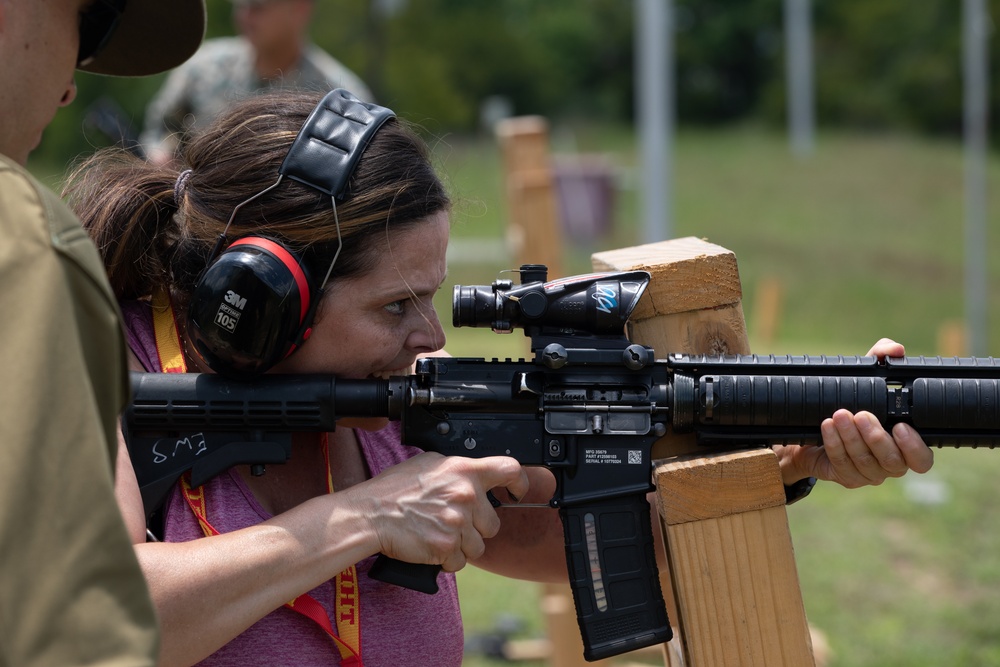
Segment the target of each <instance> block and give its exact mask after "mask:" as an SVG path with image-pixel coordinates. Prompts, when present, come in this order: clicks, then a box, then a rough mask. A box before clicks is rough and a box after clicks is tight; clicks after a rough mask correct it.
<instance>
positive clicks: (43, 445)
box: [0, 160, 158, 667]
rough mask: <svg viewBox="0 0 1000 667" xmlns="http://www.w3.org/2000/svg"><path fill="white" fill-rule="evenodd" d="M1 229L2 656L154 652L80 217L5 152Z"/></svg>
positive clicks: (109, 330) (102, 312) (123, 382)
mask: <svg viewBox="0 0 1000 667" xmlns="http://www.w3.org/2000/svg"><path fill="white" fill-rule="evenodd" d="M0 238H2V239H3V241H2V242H0V442H2V445H0V447H2V452H3V465H0V572H2V573H3V594H2V595H0V665H17V666H19V667H28V666H34V665H39V666H41V665H61V666H70V665H122V666H124V665H136V666H138V665H153V664H155V656H156V652H157V649H158V644H157V642H158V634H157V630H156V623H155V616H154V612H153V607H152V604H151V602H150V600H149V596H148V592H147V589H146V586H145V582H144V580H143V578H142V574H141V571H140V569H139V566H138V563H137V561H136V558H135V553H134V551H133V548H132V545H131V544H130V543H129V539H128V537H127V535H126V532H125V528H124V524H123V521H122V518H121V515H120V513H119V511H118V507H117V505H116V503H115V499H114V493H113V465H114V461H115V454H116V449H117V440H116V436H115V434H116V417H117V415H118V413H119V411H120V409H121V407H122V405H123V403H124V401H125V399H126V397H127V381H128V380H127V374H126V372H125V367H124V340H123V337H122V333H121V328H120V324H119V321H120V320H119V316H118V310H117V306H116V305H115V303H114V301H113V297H112V296H111V293H110V289H109V288H108V286H107V280H106V278H105V277H104V274H103V271H101V265H100V261H99V258H98V257H97V253H96V250H95V249H94V247H93V245H92V244H90V242H89V240H88V239H87V237H86V235H85V233H84V231H83V230H82V229H81V228H80V226H79V223H77V222H76V221H75V219H74V218H73V216H72V214H71V213H70V212H69V211H68V210H67V209H66V208H65V207H64V206H63V205H62V204H61V203H60V202H59V201H58V199H57V198H56V197H55V196H54V195H52V194H51V193H49V192H48V191H46V190H45V189H44V188H42V187H41V186H39V185H38V184H37V182H35V181H34V180H33V179H31V178H30V177H29V176H27V175H26V174H25V173H24V172H23V171H21V170H20V169H19V168H17V167H16V166H14V165H11V164H10V163H8V162H6V161H5V160H0Z"/></svg>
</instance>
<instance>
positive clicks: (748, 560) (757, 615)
mask: <svg viewBox="0 0 1000 667" xmlns="http://www.w3.org/2000/svg"><path fill="white" fill-rule="evenodd" d="M592 263H593V266H594V268H595V269H596V270H615V271H626V270H633V269H643V270H646V271H649V272H650V273H651V274H652V280H651V281H650V285H649V287H648V288H647V291H646V294H645V295H644V296H643V298H642V300H641V301H640V303H639V305H638V306H637V308H636V310H635V311H634V312H633V317H632V320H631V321H630V330H629V335H630V338H631V339H632V340H633V341H634V342H639V343H643V344H646V345H650V346H651V347H653V348H654V349H655V350H656V352H657V357H659V358H665V357H666V356H667V355H668V354H671V353H675V352H682V353H705V354H720V353H723V354H724V353H731V354H745V353H748V352H749V343H748V339H747V333H746V324H745V321H744V317H743V306H742V289H741V287H740V281H739V271H738V269H737V266H736V258H735V256H734V255H733V253H732V252H730V251H728V250H725V249H724V248H721V247H719V246H717V245H714V244H711V243H708V242H706V241H703V240H700V239H696V238H684V239H677V240H674V241H666V242H662V243H652V244H647V245H642V246H636V247H633V248H625V249H622V250H613V251H608V252H601V253H595V254H594V255H593V256H592ZM661 457H663V458H661ZM654 458H660V460H658V461H656V464H655V470H654V474H653V477H654V483H655V485H656V488H657V495H656V497H657V504H658V510H659V513H660V518H661V522H662V526H663V529H664V533H665V537H666V545H667V561H668V568H667V571H665V572H661V585H662V587H663V590H664V597H665V598H667V599H670V598H672V597H673V598H674V604H673V605H671V604H668V611H669V612H670V613H671V614H673V617H672V618H673V622H674V623H675V627H676V628H677V630H678V632H677V634H678V636H679V640H680V642H679V643H680V644H681V646H682V650H683V653H684V660H685V663H684V664H685V665H686V667H717V666H719V665H726V667H803V666H807V665H809V666H811V665H814V664H815V662H814V660H813V656H812V646H811V642H810V637H809V627H808V623H807V622H806V618H805V609H804V606H803V604H802V595H801V592H800V589H799V582H798V573H797V572H796V569H795V561H794V553H793V550H792V542H791V534H790V531H789V528H788V517H787V514H786V513H785V508H784V486H783V484H782V482H781V475H780V472H779V470H778V465H777V460H776V457H775V455H774V453H773V452H772V451H771V450H770V449H748V450H742V451H736V452H734V451H727V452H723V453H713V452H705V451H699V450H698V449H697V446H696V445H695V443H694V440H693V438H691V437H680V436H677V435H675V434H668V435H667V436H666V437H665V438H663V439H661V441H660V442H658V443H657V444H656V446H655V447H654ZM671 593H672V594H673V595H671ZM671 607H673V608H672V609H671Z"/></svg>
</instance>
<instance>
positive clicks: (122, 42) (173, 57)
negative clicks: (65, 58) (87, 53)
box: [79, 0, 205, 76]
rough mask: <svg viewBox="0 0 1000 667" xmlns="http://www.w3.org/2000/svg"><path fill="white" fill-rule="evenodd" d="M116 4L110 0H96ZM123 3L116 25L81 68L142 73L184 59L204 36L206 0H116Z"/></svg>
mask: <svg viewBox="0 0 1000 667" xmlns="http://www.w3.org/2000/svg"><path fill="white" fill-rule="evenodd" d="M96 1H97V2H104V3H106V4H111V5H116V2H115V1H113V0H96ZM121 5H124V9H122V10H121V18H120V19H119V21H118V25H117V27H115V29H114V31H113V32H112V33H111V36H110V37H109V38H108V41H107V43H106V44H104V46H103V47H101V49H100V50H99V51H98V52H97V54H96V55H95V56H94V57H93V58H90V59H88V60H87V61H85V62H84V63H82V64H80V65H79V69H80V70H82V71H84V72H93V73H95V74H110V75H113V76H145V75H147V74H156V73H157V72H163V71H166V70H168V69H171V68H173V67H176V66H177V65H180V64H181V63H182V62H184V61H185V60H187V59H188V58H189V57H191V55H192V54H193V53H194V52H195V51H197V50H198V46H199V45H200V44H201V40H202V39H203V38H204V36H205V0H125V1H124V2H122V0H117V6H121Z"/></svg>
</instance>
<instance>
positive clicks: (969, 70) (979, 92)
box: [962, 0, 989, 356]
mask: <svg viewBox="0 0 1000 667" xmlns="http://www.w3.org/2000/svg"><path fill="white" fill-rule="evenodd" d="M962 18H963V21H962V23H963V64H962V70H963V76H964V100H963V102H964V115H965V127H964V135H965V318H966V328H967V330H968V341H969V352H970V354H972V355H974V356H986V355H987V351H986V350H987V345H988V342H987V341H988V339H987V306H986V300H987V298H986V280H987V278H986V197H987V187H986V148H987V130H988V121H989V114H988V99H987V90H988V87H989V67H988V62H989V61H988V57H989V53H988V42H987V37H988V30H989V26H988V23H987V21H988V16H987V13H986V3H985V0H964V2H963V5H962Z"/></svg>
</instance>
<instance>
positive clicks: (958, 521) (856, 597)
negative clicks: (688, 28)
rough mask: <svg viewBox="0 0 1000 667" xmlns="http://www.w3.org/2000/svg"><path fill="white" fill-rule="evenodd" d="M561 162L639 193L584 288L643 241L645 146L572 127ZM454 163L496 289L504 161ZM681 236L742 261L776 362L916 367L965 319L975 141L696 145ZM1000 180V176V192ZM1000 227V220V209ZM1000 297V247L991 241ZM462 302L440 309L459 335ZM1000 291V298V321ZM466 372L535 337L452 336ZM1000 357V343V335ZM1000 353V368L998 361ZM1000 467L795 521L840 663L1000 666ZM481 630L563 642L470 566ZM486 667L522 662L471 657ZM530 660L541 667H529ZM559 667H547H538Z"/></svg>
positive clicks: (751, 308) (940, 473) (465, 274)
mask: <svg viewBox="0 0 1000 667" xmlns="http://www.w3.org/2000/svg"><path fill="white" fill-rule="evenodd" d="M552 148H553V152H554V153H555V154H568V153H571V152H573V151H578V152H597V153H602V154H605V155H607V156H608V157H609V158H610V159H611V160H612V162H613V163H614V164H615V165H616V166H617V171H616V181H617V183H618V185H619V191H618V200H617V206H616V209H615V219H614V226H613V229H612V231H611V233H610V234H609V235H608V237H607V238H606V239H604V240H602V241H601V242H600V243H598V244H590V245H589V246H587V247H580V246H576V245H572V244H571V243H570V244H568V245H567V247H566V248H564V253H565V255H564V256H565V265H566V266H567V271H568V272H570V273H579V272H585V271H587V270H588V269H589V266H590V264H589V262H590V260H589V256H590V253H591V252H593V251H595V250H605V249H613V248H618V247H627V246H630V245H635V244H637V243H639V239H640V238H641V235H640V232H639V229H638V222H637V217H638V216H637V214H636V209H637V204H636V199H637V193H636V191H635V184H636V182H637V178H636V173H635V166H636V156H635V147H634V140H633V138H632V137H631V136H630V134H629V133H628V132H625V131H613V130H607V129H601V130H596V129H593V128H560V127H556V128H553V131H552ZM435 152H436V155H437V156H438V161H439V166H440V168H441V169H442V171H443V173H445V175H446V176H447V178H448V180H449V182H450V186H451V188H452V190H453V192H455V194H456V199H457V206H456V211H455V216H454V219H455V227H454V237H455V239H456V243H455V252H454V253H453V257H452V260H451V261H450V266H449V271H450V276H449V281H448V282H449V284H452V283H457V284H489V283H490V282H492V281H493V280H494V279H495V278H496V277H497V272H498V271H500V270H501V269H509V268H513V267H512V266H511V265H510V262H511V260H510V258H509V257H508V256H507V255H505V252H504V246H503V234H504V224H505V223H504V203H503V200H502V198H501V180H500V179H501V177H500V174H499V166H498V165H499V157H498V153H497V148H496V146H495V144H494V143H493V142H492V141H491V140H490V139H481V140H463V139H457V138H445V139H442V140H439V141H438V142H436V144H435ZM673 168H674V172H675V179H674V194H675V201H674V203H673V209H672V210H673V215H674V223H673V224H674V227H673V231H672V234H671V236H673V237H682V236H697V237H702V238H706V239H707V240H709V241H711V242H713V243H716V244H718V245H721V246H723V247H725V248H728V249H730V250H732V251H734V253H735V254H736V257H737V261H738V263H739V267H740V275H741V279H742V283H743V288H744V301H743V303H744V309H745V313H746V317H747V322H748V326H749V329H750V331H749V333H750V338H751V343H752V347H753V348H754V350H755V351H757V352H776V353H785V352H788V353H815V354H819V353H832V354H837V353H843V354H861V353H864V352H865V351H867V349H868V348H869V346H870V345H871V344H872V343H873V342H874V341H875V340H876V339H878V338H879V337H881V336H889V337H892V338H895V339H896V340H899V341H901V342H903V343H904V344H906V346H907V350H908V353H909V354H937V353H938V352H939V348H938V335H939V332H940V331H941V329H942V327H943V326H944V325H945V324H947V323H949V322H956V321H958V322H960V321H961V320H962V318H963V316H964V304H963V280H964V274H963V247H964V241H963V224H964V223H963V183H962V178H963V173H962V172H963V163H962V154H961V149H960V146H959V145H958V144H957V143H947V142H930V141H925V140H917V139H912V138H906V137H895V136H881V135H872V136H858V135H849V134H830V135H823V136H821V137H820V139H819V142H818V145H817V150H816V153H815V155H814V156H813V157H812V158H810V159H808V160H797V159H794V158H793V157H792V156H791V155H790V154H789V152H788V150H787V145H786V143H785V141H784V139H783V137H781V136H779V135H775V134H769V133H767V132H764V131H761V130H758V129H755V128H739V129H730V130H724V131H714V132H707V131H706V132H685V133H683V134H681V136H679V137H678V139H677V144H676V153H675V156H674V161H673ZM998 169H1000V165H998V163H997V162H996V161H994V162H993V163H991V166H990V182H991V183H994V184H995V183H997V182H998V179H997V176H998ZM990 209H991V211H992V214H991V216H990V219H991V222H992V221H995V220H997V219H998V214H997V211H998V210H1000V200H998V194H997V188H995V187H994V188H993V192H992V194H991V202H990ZM988 243H989V247H988V254H989V257H990V264H991V269H990V274H989V275H990V284H991V285H992V284H995V282H996V280H995V277H996V271H997V269H996V267H997V266H998V263H997V261H996V260H997V259H998V258H1000V239H998V238H996V236H995V235H994V236H991V237H990V238H989V240H988ZM764 281H777V282H778V284H780V285H781V286H782V288H783V296H784V298H783V302H782V305H783V307H782V310H781V317H780V319H779V320H778V326H777V329H776V332H775V334H774V336H773V338H771V339H769V340H760V339H759V338H755V326H754V325H755V318H756V317H757V314H756V311H755V305H756V300H757V295H756V293H755V290H756V289H757V288H758V286H759V285H761V284H762V283H763V282H764ZM450 303H451V291H450V287H449V289H447V290H442V293H441V295H440V296H439V303H438V306H439V308H440V310H441V312H442V314H443V315H444V319H445V320H449V321H450V317H448V314H449V313H450ZM998 304H1000V295H998V294H997V293H995V292H994V293H992V294H990V296H989V312H993V311H994V310H996V306H997V305H998ZM448 334H449V344H448V348H449V350H450V351H451V352H452V353H453V354H456V355H461V356H486V357H494V356H496V357H501V358H502V357H506V356H520V355H521V354H522V353H523V349H524V339H523V336H521V335H520V334H514V335H512V336H498V335H495V334H493V333H491V332H489V331H486V330H484V331H475V330H469V329H459V330H448ZM989 341H990V347H989V352H992V351H993V350H998V349H1000V332H998V331H996V330H991V331H990V332H989ZM994 354H996V353H995V352H994ZM998 473H1000V452H993V451H988V450H978V451H967V450H941V451H938V452H937V458H936V465H935V468H934V470H932V471H931V473H929V474H928V475H924V476H917V475H911V476H909V477H907V478H905V479H903V480H890V481H888V482H886V483H885V484H884V485H882V486H880V487H874V488H867V489H860V490H855V491H848V490H845V489H843V488H840V487H835V486H832V485H829V484H821V485H820V486H819V487H818V488H817V490H816V492H815V493H814V494H813V495H812V496H811V497H810V498H809V499H808V500H807V501H805V502H802V503H799V504H798V505H795V506H794V507H792V508H790V510H789V520H790V522H791V528H792V533H793V539H794V544H795V549H796V558H797V563H798V568H799V576H800V579H801V582H802V591H803V597H804V600H805V605H806V609H807V612H808V615H809V618H810V621H811V622H812V623H813V624H814V625H815V626H816V627H818V628H819V629H820V630H821V631H822V632H823V633H824V634H825V635H826V636H827V639H828V641H829V643H830V645H831V647H832V650H833V661H832V663H831V667H889V666H893V665H899V666H901V667H902V666H906V667H931V666H934V667H941V666H944V665H947V666H949V667H957V666H962V665H968V666H970V667H971V666H976V667H985V666H990V665H1000V556H998V549H997V546H998V542H1000V521H997V520H991V519H990V516H992V514H993V507H994V506H996V505H997V504H998V503H1000V489H998V487H997V484H996V482H995V480H996V479H997V475H998ZM459 576H460V580H461V582H462V602H463V610H464V616H465V619H466V624H467V633H468V634H469V635H475V634H477V633H479V632H483V631H486V630H489V629H492V628H493V627H495V625H496V624H497V622H498V619H500V618H502V617H503V616H504V615H513V616H515V617H517V618H519V619H521V621H522V622H523V624H524V630H523V631H522V633H521V634H520V635H519V636H523V637H533V636H541V635H542V634H544V625H543V621H542V615H541V613H540V612H539V610H538V587H537V586H536V585H534V584H530V583H526V582H512V581H507V580H500V579H498V578H496V577H493V576H492V575H488V574H485V573H483V572H481V571H476V570H475V569H474V568H468V569H467V570H465V571H463V572H462V573H460V575H459ZM466 664H467V665H468V666H469V667H486V666H489V665H500V664H504V663H501V662H498V661H490V660H486V659H482V658H478V657H472V656H470V657H469V658H468V659H467V662H466ZM525 664H527V663H525ZM538 664H540V663H538Z"/></svg>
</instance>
